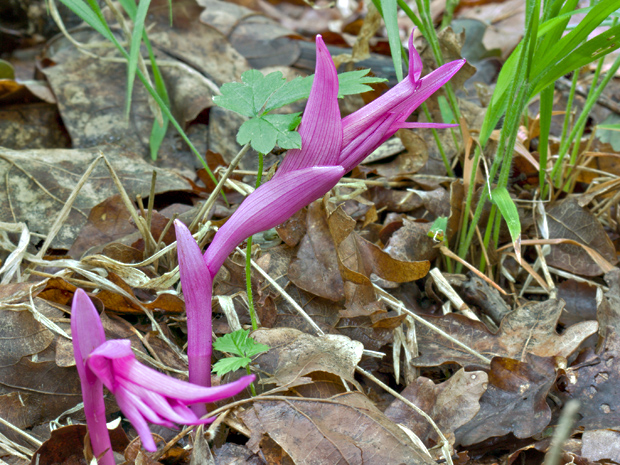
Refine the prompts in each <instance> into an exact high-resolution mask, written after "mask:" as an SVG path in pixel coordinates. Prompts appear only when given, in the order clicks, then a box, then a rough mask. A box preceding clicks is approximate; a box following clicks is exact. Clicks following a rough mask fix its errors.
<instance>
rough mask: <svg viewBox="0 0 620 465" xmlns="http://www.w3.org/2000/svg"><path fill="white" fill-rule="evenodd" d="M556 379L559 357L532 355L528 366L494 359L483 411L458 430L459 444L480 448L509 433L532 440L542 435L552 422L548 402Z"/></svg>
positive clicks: (483, 400) (499, 358)
mask: <svg viewBox="0 0 620 465" xmlns="http://www.w3.org/2000/svg"><path fill="white" fill-rule="evenodd" d="M555 377H556V358H555V357H537V356H535V355H531V354H530V355H528V356H527V357H526V361H525V362H520V361H518V360H514V359H510V358H503V357H494V358H493V360H491V371H490V372H489V385H488V387H487V390H486V392H485V393H484V394H483V395H482V397H481V398H480V410H479V411H478V413H477V414H476V416H475V417H474V418H473V419H472V420H470V421H469V422H468V423H467V424H465V425H464V426H462V427H460V428H459V429H457V430H456V432H455V435H456V441H457V444H462V445H470V444H476V443H478V442H481V441H484V440H485V439H488V438H492V437H497V436H503V435H505V434H508V433H513V434H514V435H515V436H516V437H517V438H529V437H530V436H533V435H534V434H538V433H540V432H542V431H543V430H544V429H545V427H546V426H547V425H548V424H549V421H550V420H551V409H550V408H549V406H548V405H547V400H546V399H547V394H548V392H549V389H550V388H551V386H552V385H553V383H554V382H555Z"/></svg>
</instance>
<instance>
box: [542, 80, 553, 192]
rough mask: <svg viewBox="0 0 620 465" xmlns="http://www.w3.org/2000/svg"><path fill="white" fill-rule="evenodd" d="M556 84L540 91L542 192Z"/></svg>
mask: <svg viewBox="0 0 620 465" xmlns="http://www.w3.org/2000/svg"><path fill="white" fill-rule="evenodd" d="M553 91H554V86H553V85H550V86H547V87H545V88H544V89H543V91H542V92H541V93H540V135H539V137H538V154H539V163H540V171H539V172H538V177H539V185H540V192H545V180H546V177H545V175H546V173H545V170H546V169H547V159H548V157H549V131H550V130H551V115H552V113H553V93H554V92H553Z"/></svg>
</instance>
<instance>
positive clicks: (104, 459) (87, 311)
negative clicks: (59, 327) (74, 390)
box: [71, 289, 115, 465]
mask: <svg viewBox="0 0 620 465" xmlns="http://www.w3.org/2000/svg"><path fill="white" fill-rule="evenodd" d="M71 336H72V338H73V356H74V358H75V367H76V368H77V371H78V374H79V375H80V383H81V385H82V399H83V401H84V414H85V415H86V423H87V424H88V434H89V436H90V443H91V444H92V449H93V454H94V456H95V457H100V458H99V464H100V465H114V463H115V462H114V453H113V452H112V444H111V443H110V434H109V433H108V427H107V426H106V421H105V404H104V402H103V383H102V382H101V380H100V379H99V378H98V377H97V375H96V374H95V373H93V372H92V371H91V370H90V369H89V368H88V367H87V365H86V360H87V359H88V356H89V355H90V353H91V352H92V351H93V350H95V349H96V348H97V347H99V346H100V345H101V344H103V343H104V342H105V332H104V331H103V325H102V324H101V320H100V319H99V314H98V313H97V309H96V308H95V306H94V305H93V303H92V302H91V301H90V299H89V298H88V296H87V295H86V292H84V291H83V290H82V289H78V290H77V291H75V294H74V296H73V304H72V306H71Z"/></svg>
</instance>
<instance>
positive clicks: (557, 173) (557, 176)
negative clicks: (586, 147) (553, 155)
mask: <svg viewBox="0 0 620 465" xmlns="http://www.w3.org/2000/svg"><path fill="white" fill-rule="evenodd" d="M618 68H620V56H618V57H617V58H616V60H615V61H614V63H613V65H611V68H610V69H609V71H607V73H606V74H605V77H604V78H603V80H602V81H601V83H600V84H599V85H598V86H597V87H596V90H595V91H594V92H593V93H592V94H590V95H588V98H587V99H586V104H585V105H584V107H583V110H582V112H581V114H580V115H579V118H577V122H576V123H575V125H574V126H573V129H572V130H571V132H570V135H569V136H568V137H567V138H566V140H564V141H563V144H562V145H561V146H560V152H559V154H558V159H557V161H556V162H555V165H554V166H553V170H552V171H551V178H552V179H554V180H557V182H558V184H557V185H558V186H559V184H560V183H561V182H562V179H561V170H560V168H561V165H562V160H563V159H564V157H565V156H566V154H567V153H568V149H569V147H570V144H571V141H574V143H578V142H577V141H575V137H576V136H577V134H578V133H579V130H580V128H581V126H582V125H585V123H586V121H587V118H588V115H589V114H590V111H591V110H592V108H593V107H594V104H595V103H596V102H597V100H598V99H599V97H600V96H601V94H602V93H603V90H604V89H605V87H606V86H607V84H608V83H609V81H610V80H611V79H612V78H613V77H614V75H615V74H616V72H617V71H618Z"/></svg>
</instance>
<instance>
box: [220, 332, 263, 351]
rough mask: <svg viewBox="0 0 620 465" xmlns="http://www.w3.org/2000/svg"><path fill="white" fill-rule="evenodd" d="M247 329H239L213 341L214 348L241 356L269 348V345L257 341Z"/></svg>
mask: <svg viewBox="0 0 620 465" xmlns="http://www.w3.org/2000/svg"><path fill="white" fill-rule="evenodd" d="M249 335H250V331H249V330H247V329H238V330H237V331H233V332H232V333H230V334H225V335H224V336H222V337H220V338H218V339H217V340H216V341H215V342H214V343H213V348H214V349H215V350H219V351H220V352H226V353H229V354H234V355H238V356H240V357H252V356H254V355H256V354H259V353H261V352H266V351H268V350H269V346H266V345H264V344H259V343H257V342H256V341H255V340H254V339H252V338H251V337H250V336H249Z"/></svg>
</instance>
